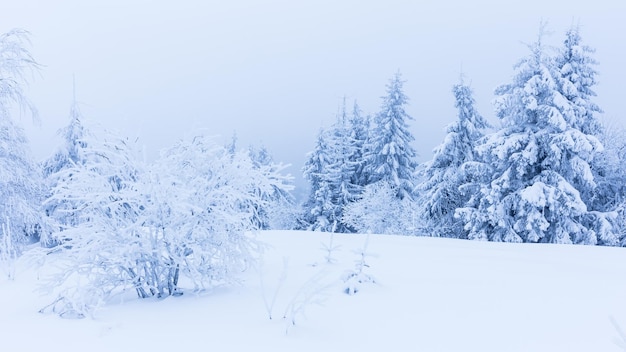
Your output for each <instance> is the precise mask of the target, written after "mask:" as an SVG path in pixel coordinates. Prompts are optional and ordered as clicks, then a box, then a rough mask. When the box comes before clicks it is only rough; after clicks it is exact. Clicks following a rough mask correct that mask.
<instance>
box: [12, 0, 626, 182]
mask: <svg viewBox="0 0 626 352" xmlns="http://www.w3.org/2000/svg"><path fill="white" fill-rule="evenodd" d="M548 2H549V4H546V3H548ZM625 13H626V2H624V1H615V0H610V1H604V0H602V1H578V0H575V1H561V0H559V1H546V0H526V1H487V0H481V1H453V0H444V1H401V0H385V1H382V0H381V1H368V0H364V1H363V0H362V1H357V0H349V1H341V0H335V1H332V0H317V1H308V0H303V1H278V0H272V1H262V0H259V1H255V0H239V1H237V0H235V1H147V0H144V1H122V0H109V1H97V2H96V1H83V0H62V1H45V0H4V1H3V4H2V6H0V32H2V33H4V32H7V31H8V30H10V29H11V28H16V27H18V28H23V29H26V30H28V31H30V32H31V34H32V37H31V39H32V47H31V51H32V53H33V55H34V56H35V59H36V60H37V61H38V62H40V63H41V64H42V65H43V66H42V68H41V70H40V72H39V74H37V75H36V76H35V77H34V78H33V80H32V82H31V84H30V86H29V87H28V89H27V93H28V95H29V97H30V98H31V100H32V101H33V102H34V103H35V105H36V106H37V108H38V109H39V113H40V118H41V123H40V124H39V125H33V124H32V123H31V121H30V118H22V119H21V123H22V125H23V126H24V127H25V128H26V130H27V133H28V136H29V138H30V140H31V144H32V148H33V153H34V155H35V157H36V158H37V159H43V158H46V157H48V156H49V155H50V154H51V152H52V151H53V150H54V148H55V147H56V145H57V144H58V142H59V141H58V138H57V137H56V130H57V129H59V128H60V127H63V126H64V125H65V124H66V123H67V121H68V116H69V108H70V105H71V103H72V96H73V92H72V76H73V75H74V76H75V81H76V99H77V100H78V102H79V103H80V107H81V110H82V112H83V115H84V116H85V118H86V119H89V120H90V121H95V122H97V123H99V124H101V125H102V126H104V127H105V128H107V129H112V130H116V131H118V132H120V133H121V134H123V135H126V136H129V137H132V138H135V137H138V138H139V141H140V142H141V143H142V144H143V145H145V148H146V150H147V151H148V155H149V158H155V157H157V156H158V151H159V150H160V149H162V148H166V147H168V146H170V145H172V144H173V143H174V142H175V141H177V140H178V139H180V138H183V137H184V136H186V135H189V134H190V133H193V130H194V129H198V128H208V129H209V130H210V131H212V133H214V134H216V135H222V136H224V138H225V139H229V138H230V136H231V135H232V134H233V132H234V131H236V133H237V135H238V137H239V141H240V145H241V146H242V147H243V146H246V145H247V144H250V143H253V144H257V145H259V144H264V145H265V146H267V147H268V149H269V150H270V151H271V152H272V153H273V154H274V156H275V159H277V160H279V161H283V162H286V163H290V164H292V165H293V166H292V167H291V169H290V170H289V171H290V173H292V174H293V175H294V176H297V177H300V174H301V172H300V169H301V167H302V165H303V163H304V160H305V155H306V153H307V152H308V151H310V150H311V149H312V148H313V145H314V142H315V135H316V134H317V132H318V131H319V129H320V127H323V126H328V125H330V124H331V123H332V121H333V120H334V118H335V116H336V113H337V109H338V106H339V104H340V103H341V101H342V99H343V96H344V95H345V96H346V97H347V99H348V102H349V104H352V101H353V100H354V99H356V100H358V102H359V104H360V105H361V108H362V109H363V110H364V111H365V112H366V113H375V112H376V111H377V110H378V108H379V106H380V102H381V99H380V97H381V96H382V95H384V93H385V84H386V83H387V81H388V80H389V79H390V78H391V77H392V75H393V74H394V73H395V72H396V71H398V70H400V71H401V72H402V74H403V78H404V79H406V80H407V82H406V84H405V93H406V94H407V95H408V96H409V98H410V99H411V100H410V106H409V107H408V109H407V111H408V112H409V114H410V115H412V116H413V117H414V118H415V120H414V121H411V122H410V125H411V131H412V132H413V134H414V136H415V138H416V142H415V144H414V146H415V147H416V149H417V150H418V153H419V154H420V157H419V160H420V161H425V160H428V159H430V157H431V156H432V149H433V148H434V147H435V146H436V145H437V144H439V143H440V142H441V140H442V138H443V136H444V128H445V126H446V125H447V124H449V123H451V122H453V121H454V119H455V118H456V113H455V110H454V106H453V104H454V101H453V96H452V93H451V88H452V85H453V84H455V83H457V82H458V79H459V75H460V73H461V72H463V74H464V75H465V77H466V80H467V81H470V82H471V86H472V88H473V89H474V92H475V98H476V100H477V102H478V109H479V110H480V112H481V113H482V114H483V115H484V116H486V117H487V118H489V119H490V120H491V121H493V108H492V105H491V102H492V100H493V98H494V95H493V91H494V89H495V88H496V87H497V86H498V85H500V84H504V83H508V82H509V81H510V79H511V77H512V76H513V73H514V71H513V65H514V64H515V63H516V62H517V61H518V60H519V59H520V58H522V57H523V56H524V55H526V54H527V53H528V51H527V48H526V47H525V44H524V43H530V42H532V41H534V40H535V39H536V36H537V33H538V29H539V23H540V21H542V20H544V21H547V22H548V29H549V30H551V31H552V32H553V34H552V35H551V36H550V37H548V38H547V41H548V43H549V44H555V45H558V44H560V43H561V42H562V40H563V35H564V32H565V30H566V29H567V28H568V27H569V26H570V25H571V24H572V23H580V25H581V29H582V30H581V34H582V37H583V40H584V42H585V43H586V44H588V45H590V46H592V47H594V48H595V49H596V50H597V52H596V56H595V57H596V59H597V60H598V61H599V63H600V65H599V66H598V67H597V68H598V71H599V73H600V76H599V81H600V84H599V86H598V87H597V88H596V92H597V93H598V97H597V99H596V102H597V103H599V105H600V106H601V107H602V108H603V109H604V111H605V114H604V115H605V118H606V119H608V120H610V121H613V122H617V123H622V122H623V121H626V108H625V107H624V104H623V97H622V96H623V94H622V92H623V91H624V88H623V84H622V82H626V72H625V71H626V70H624V67H623V66H622V63H623V62H624V54H626V40H624V35H625V34H624V33H626V23H625V22H626V21H625V20H624V14H625Z"/></svg>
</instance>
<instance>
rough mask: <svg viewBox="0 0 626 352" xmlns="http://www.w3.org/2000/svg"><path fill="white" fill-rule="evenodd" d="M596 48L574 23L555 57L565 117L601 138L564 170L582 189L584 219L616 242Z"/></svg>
mask: <svg viewBox="0 0 626 352" xmlns="http://www.w3.org/2000/svg"><path fill="white" fill-rule="evenodd" d="M594 52H595V50H594V49H592V48H590V47H589V46H587V45H584V44H583V43H582V38H581V35H580V27H579V26H572V27H571V28H570V29H569V30H568V31H567V32H566V34H565V40H564V41H563V45H562V47H561V48H560V50H559V51H558V53H557V56H556V59H555V63H556V66H557V70H558V71H557V73H558V74H557V78H558V85H557V86H558V89H559V92H560V93H561V95H562V96H563V97H564V98H566V99H567V101H568V103H569V104H568V106H567V107H566V108H564V109H563V110H564V112H563V117H564V118H565V119H566V121H567V122H568V124H569V125H570V126H572V128H574V129H577V130H579V131H580V132H582V133H583V134H585V135H587V136H589V137H592V138H597V139H598V140H599V141H593V143H594V144H595V150H594V152H593V153H591V154H586V155H580V156H579V155H570V156H569V159H568V163H569V165H567V168H566V170H565V171H564V172H563V176H564V177H565V178H566V179H567V180H568V181H569V182H570V183H572V185H574V187H575V188H576V189H577V190H578V191H579V192H580V194H581V198H582V199H583V201H584V202H585V204H586V205H587V210H588V213H587V215H586V216H585V222H586V223H587V226H588V227H590V228H592V229H594V231H595V232H596V234H597V240H598V244H602V245H616V244H617V243H618V242H619V236H618V235H617V231H614V230H611V227H612V223H614V221H613V219H614V213H612V212H610V211H612V210H616V209H617V208H616V207H612V208H610V207H607V206H606V204H608V203H611V202H610V201H609V202H605V201H604V200H602V198H604V196H603V195H606V194H607V190H606V189H603V187H604V186H606V185H607V183H606V182H605V180H603V178H604V177H605V175H606V174H605V173H603V172H602V170H603V168H604V167H605V166H607V165H606V164H603V160H602V159H603V158H602V154H603V149H604V145H603V144H602V143H601V139H602V137H603V136H605V133H604V131H603V126H602V124H601V123H600V121H599V120H598V115H599V114H600V113H602V109H600V107H599V106H598V105H597V104H596V103H595V102H594V101H593V98H594V97H595V96H596V93H595V91H594V90H593V89H594V87H595V85H596V84H597V79H596V76H597V71H596V70H595V66H597V64H598V63H597V61H596V60H595V59H594V58H593V56H592V55H593V53H594ZM581 158H583V160H581ZM596 159H598V160H596ZM598 182H600V183H598ZM609 188H610V189H611V191H612V188H614V186H609ZM610 197H611V196H609V198H610ZM603 203H604V204H603Z"/></svg>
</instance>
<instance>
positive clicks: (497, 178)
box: [459, 30, 601, 244]
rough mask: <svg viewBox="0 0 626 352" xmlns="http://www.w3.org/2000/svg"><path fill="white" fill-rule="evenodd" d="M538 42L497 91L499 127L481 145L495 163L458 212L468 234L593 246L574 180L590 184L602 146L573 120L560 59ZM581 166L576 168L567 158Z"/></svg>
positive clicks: (592, 234)
mask: <svg viewBox="0 0 626 352" xmlns="http://www.w3.org/2000/svg"><path fill="white" fill-rule="evenodd" d="M542 34H543V30H542V32H541V33H540V35H539V39H538V40H537V42H535V43H534V44H532V45H530V46H529V48H530V51H531V53H530V55H529V56H528V57H527V58H525V59H523V60H522V61H521V62H520V63H519V64H518V65H517V66H516V69H517V73H516V75H515V76H514V78H513V82H512V83H511V84H507V85H503V86H501V87H499V88H498V89H497V90H496V95H497V99H496V114H497V116H498V117H499V118H500V119H501V121H502V124H503V126H502V128H501V129H500V130H499V131H498V132H496V133H494V134H492V135H489V136H487V137H486V138H485V140H484V143H483V144H481V145H479V146H478V147H477V151H478V153H479V155H480V157H481V158H482V159H483V160H484V162H486V163H487V164H489V165H492V166H493V170H494V173H493V178H492V180H491V182H490V183H487V184H485V185H484V186H483V187H482V188H481V191H480V194H479V195H478V196H477V197H474V198H473V206H474V207H473V208H472V207H468V208H464V209H461V210H460V211H459V213H460V215H461V216H462V218H463V220H464V222H465V224H466V225H465V226H466V229H468V230H469V234H468V236H469V238H472V239H489V240H494V241H507V242H554V243H582V244H595V243H596V242H597V237H596V232H595V231H594V229H592V228H590V227H589V226H588V224H587V223H586V221H585V216H586V215H587V214H588V211H587V207H586V205H585V203H584V202H583V200H582V199H581V197H580V192H579V191H578V190H577V189H576V187H575V186H574V185H573V184H572V183H571V182H570V181H569V180H571V179H580V180H583V181H584V182H590V183H592V182H593V177H592V175H591V174H590V173H588V172H585V170H587V169H588V165H587V164H586V163H588V160H589V159H590V158H591V157H592V155H593V154H594V153H595V152H596V151H597V150H598V149H599V148H600V147H601V145H600V144H599V142H598V140H597V139H596V138H594V137H593V136H589V135H587V134H585V133H583V132H581V131H580V130H579V129H577V128H575V126H574V125H573V124H572V123H571V122H570V121H569V120H568V118H567V112H568V111H569V110H570V109H571V106H570V104H569V102H568V100H567V99H566V98H565V97H564V96H563V95H562V94H561V93H560V92H559V89H558V88H559V86H558V83H559V77H560V75H559V73H558V70H557V65H556V64H555V60H553V59H552V58H551V57H549V56H547V55H546V53H545V49H544V46H543V45H542V42H541V39H542ZM573 159H576V160H577V163H578V165H577V166H576V167H574V168H572V167H571V166H572V164H571V162H570V160H573Z"/></svg>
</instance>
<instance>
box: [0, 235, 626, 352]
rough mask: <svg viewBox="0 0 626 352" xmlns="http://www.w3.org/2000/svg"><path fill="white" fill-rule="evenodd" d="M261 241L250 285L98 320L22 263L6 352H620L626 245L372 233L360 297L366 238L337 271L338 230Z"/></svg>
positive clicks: (1, 317) (136, 304)
mask: <svg viewBox="0 0 626 352" xmlns="http://www.w3.org/2000/svg"><path fill="white" fill-rule="evenodd" d="M259 237H260V238H261V239H262V240H263V241H265V242H266V243H268V244H269V245H270V246H271V247H270V248H269V249H268V250H267V251H266V252H265V254H264V257H263V258H264V259H263V261H262V263H261V265H260V266H259V268H258V269H257V270H252V271H250V272H247V273H244V274H243V275H242V278H243V281H242V283H241V285H240V286H237V287H229V288H219V289H215V290H213V291H212V292H210V293H206V294H202V295H195V294H191V293H186V294H185V295H183V296H182V297H170V298H166V299H163V300H147V301H146V300H138V299H134V298H131V299H127V300H125V301H123V302H116V303H110V304H108V305H106V306H105V307H104V308H103V309H102V310H100V311H98V312H97V314H96V316H95V318H93V319H91V318H87V319H82V320H70V319H61V318H59V317H58V316H56V315H52V314H47V315H44V314H39V313H37V311H38V309H39V308H41V307H43V306H44V305H45V304H46V303H48V302H49V301H50V300H51V297H45V296H44V297H42V296H39V295H38V294H37V293H34V292H33V291H34V289H35V288H36V286H37V271H35V270H33V269H31V268H27V267H26V266H24V264H23V263H19V265H18V271H17V275H16V279H15V281H7V280H6V279H5V278H2V279H0V337H2V345H3V347H2V350H4V351H50V350H55V351H56V350H63V351H68V352H69V351H90V352H95V351H172V350H176V351H185V350H198V351H205V350H206V351H210V350H218V351H481V352H486V351H498V352H500V351H535V352H536V351H550V352H554V351H568V352H572V351H620V347H619V346H618V344H617V343H616V342H615V340H616V339H618V340H619V333H618V330H617V329H616V328H615V327H614V325H613V324H612V322H611V321H612V320H611V319H612V318H613V319H614V320H615V321H616V322H617V323H618V324H621V326H622V330H624V331H625V332H626V252H625V250H624V249H623V248H608V247H593V246H572V245H540V244H503V243H491V242H472V241H462V240H446V239H438V238H423V237H403V236H371V238H370V242H369V246H368V252H369V253H370V254H375V256H369V257H366V262H367V264H369V268H366V270H365V273H367V274H369V275H371V276H373V277H374V278H375V279H376V283H374V284H365V285H363V286H362V287H361V289H360V290H359V291H358V292H357V293H356V294H355V295H352V296H350V295H347V294H345V293H344V289H345V284H344V283H343V282H342V280H341V277H342V276H343V275H344V274H345V272H346V271H350V270H352V269H354V267H355V260H358V255H357V254H356V253H354V252H353V250H357V249H359V248H362V247H363V244H364V242H365V239H366V236H363V235H339V234H337V235H335V237H334V240H335V241H334V244H335V245H337V246H340V248H339V249H338V250H337V251H335V252H333V253H332V259H334V260H335V262H334V263H330V264H329V263H327V262H326V259H325V256H327V254H328V253H327V252H325V251H324V250H322V249H321V248H322V247H323V245H322V243H326V244H328V242H329V234H325V233H311V232H296V231H270V232H262V233H261V234H260V235H259ZM281 277H284V279H283V280H281ZM281 283H282V284H281ZM277 288H278V290H277ZM275 294H276V299H275V302H274V304H273V306H272V301H273V297H274V295H275ZM264 297H265V299H264ZM307 299H308V303H302V302H303V300H307ZM265 302H267V304H266V303H265ZM267 307H272V309H271V311H272V313H273V314H272V315H273V319H272V320H270V319H269V318H268V311H269V309H268V308H267ZM286 311H287V315H288V316H289V317H292V316H294V314H293V312H294V311H295V316H294V317H295V322H296V324H295V326H290V325H289V324H288V320H285V319H283V316H284V315H285V312H286ZM302 313H304V314H302ZM7 346H8V347H9V348H8V349H7Z"/></svg>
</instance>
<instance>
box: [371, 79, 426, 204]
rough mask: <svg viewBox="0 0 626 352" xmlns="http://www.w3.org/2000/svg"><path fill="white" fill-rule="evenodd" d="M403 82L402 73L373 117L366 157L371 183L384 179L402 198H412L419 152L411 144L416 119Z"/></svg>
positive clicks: (391, 84) (389, 88)
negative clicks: (408, 106)
mask: <svg viewBox="0 0 626 352" xmlns="http://www.w3.org/2000/svg"><path fill="white" fill-rule="evenodd" d="M403 85H404V81H403V80H402V77H401V74H400V72H398V73H396V74H395V75H394V77H393V78H392V79H391V80H390V81H389V84H387V95H386V96H384V97H383V98H382V99H383V103H382V106H381V109H380V112H379V113H378V114H377V115H376V116H375V118H374V126H373V127H372V133H371V134H370V138H369V140H368V143H367V147H366V149H367V151H366V155H365V156H364V158H365V162H366V165H365V168H364V172H365V173H366V174H367V179H368V184H372V183H376V182H379V181H385V182H387V183H389V184H390V185H391V186H392V187H394V188H395V189H396V190H397V192H398V194H397V196H398V198H400V199H403V198H405V197H412V194H413V190H414V189H415V186H416V181H415V168H416V167H417V162H416V161H415V158H416V156H417V153H416V151H415V149H414V148H413V147H412V146H411V142H412V141H413V140H414V139H415V138H414V137H413V135H412V134H411V132H409V126H408V120H412V119H413V118H412V117H411V116H409V114H408V113H407V112H406V111H405V106H406V104H407V103H408V100H409V98H408V97H407V96H406V94H404V91H403Z"/></svg>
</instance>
